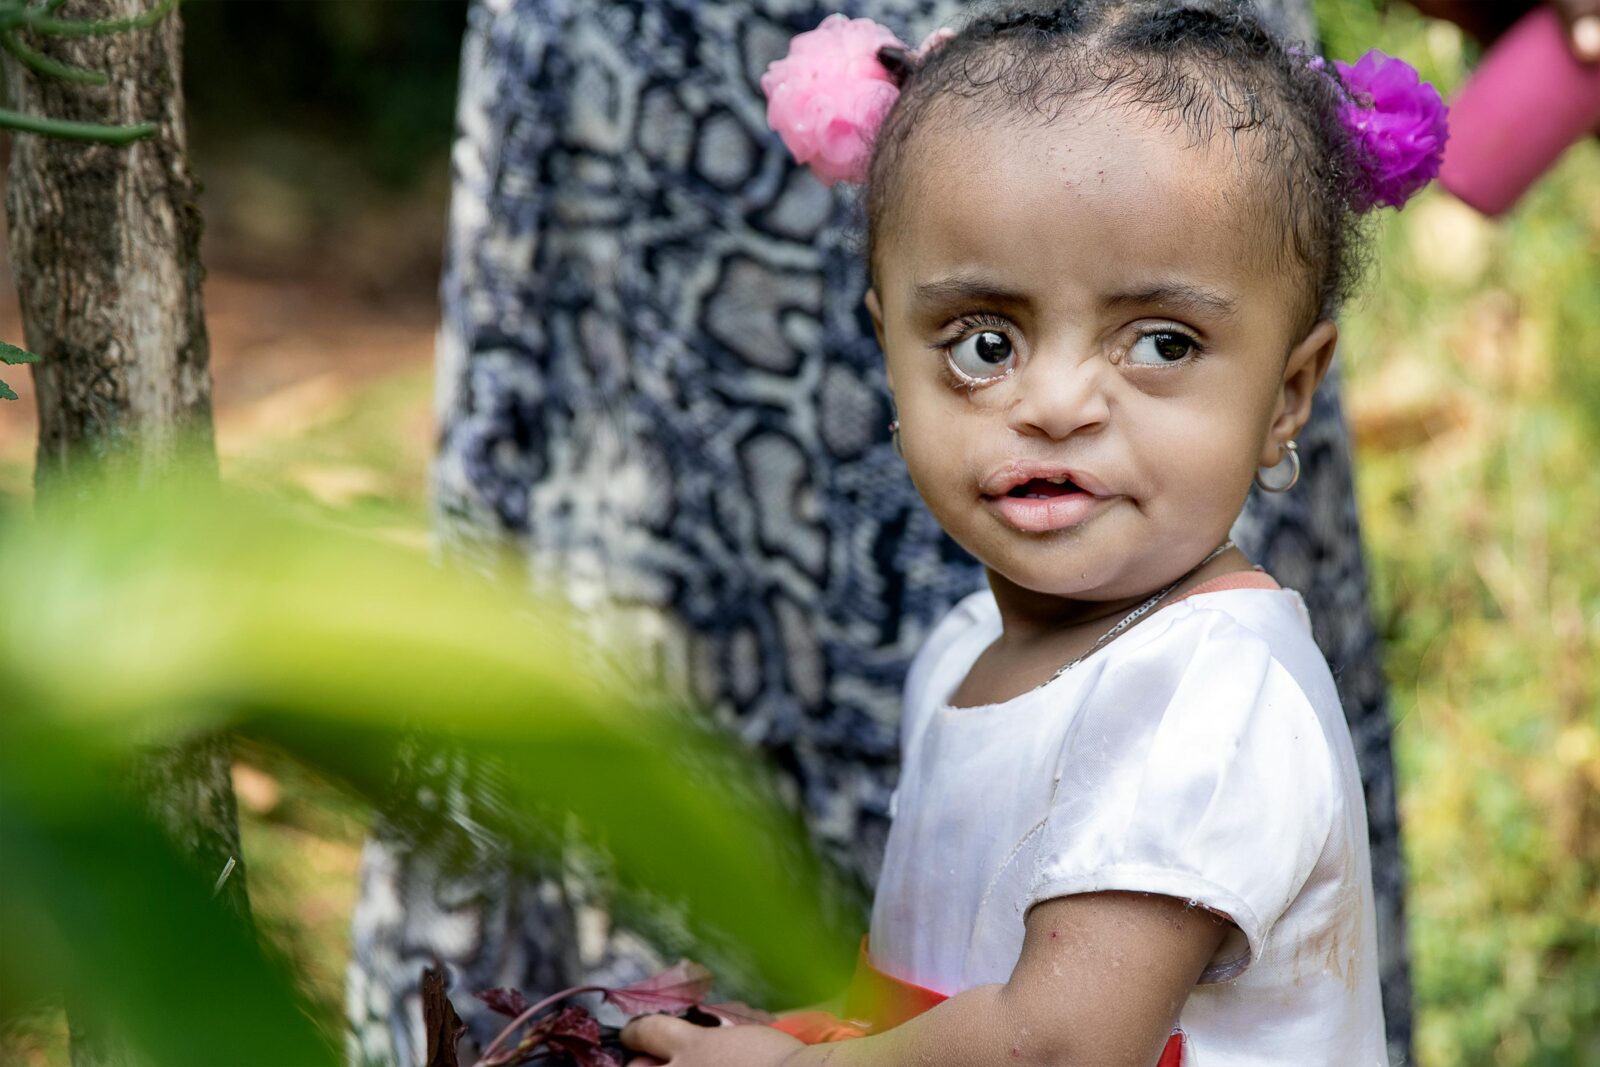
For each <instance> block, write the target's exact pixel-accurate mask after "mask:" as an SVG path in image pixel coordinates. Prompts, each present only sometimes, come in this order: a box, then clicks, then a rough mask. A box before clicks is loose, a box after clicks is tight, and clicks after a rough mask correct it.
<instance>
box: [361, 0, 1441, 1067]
mask: <svg viewBox="0 0 1600 1067" xmlns="http://www.w3.org/2000/svg"><path fill="white" fill-rule="evenodd" d="M1263 4H1264V6H1271V7H1273V8H1274V9H1275V11H1276V14H1277V16H1278V17H1280V18H1282V19H1284V20H1286V21H1284V22H1283V25H1286V26H1288V27H1289V29H1290V32H1293V33H1295V34H1296V35H1297V36H1300V37H1305V36H1308V34H1309V25H1308V19H1307V17H1306V16H1307V11H1306V8H1305V5H1304V4H1303V3H1297V2H1295V0H1263ZM955 6H956V5H953V4H950V3H941V2H938V0H845V2H843V3H839V4H829V5H826V6H824V5H819V4H817V3H815V2H810V0H744V2H735V0H607V2H604V3H597V2H595V0H483V2H481V3H479V4H478V5H476V6H475V7H474V8H473V9H472V11H471V15H470V25H469V29H468V33H467V38H466V43H465V49H464V53H463V63H462V79H461V99H460V103H459V112H458V136H457V141H456V144H455V149H454V194H453V200H452V206H451V219H450V236H449V242H448V247H447V257H446V259H447V261H446V271H445V278H444V284H443V299H444V310H445V318H444V322H443V325H442V328H441V331H440V335H439V367H438V386H439V398H438V408H439V414H440V441H439V454H438V459H437V464H436V468H435V472H434V484H435V499H436V512H437V513H436V518H437V524H438V528H439V530H440V533H441V536H442V538H443V539H444V542H445V545H446V547H447V548H448V549H449V550H450V551H452V552H454V553H458V554H465V555H468V556H470V555H471V554H472V553H473V552H475V551H477V550H480V549H481V550H485V551H492V550H494V549H496V548H497V547H498V546H501V545H503V544H504V543H505V541H506V540H507V539H509V540H510V541H512V542H513V543H514V544H516V545H517V546H519V547H520V548H521V549H522V550H524V551H525V552H526V553H527V555H528V557H529V558H530V559H533V560H536V561H538V565H539V567H540V569H541V572H542V573H544V574H547V575H555V576H557V578H558V580H559V581H560V583H561V584H562V586H563V591H564V592H565V593H566V594H567V595H569V596H571V597H574V598H576V599H577V600H578V602H579V603H580V604H583V603H592V604H600V603H605V604H607V605H609V606H610V607H612V608H613V609H615V610H619V611H620V612H621V613H622V614H623V616H624V617H625V618H626V619H628V620H630V621H631V622H632V623H633V624H634V626H633V628H634V629H635V630H636V632H637V633H638V635H639V636H641V637H642V638H644V639H645V640H646V641H647V642H649V644H650V646H651V647H652V648H653V649H655V650H656V652H657V653H658V655H659V656H660V660H661V662H660V669H661V673H662V675H663V676H664V677H667V678H670V679H674V680H676V681H678V682H680V683H681V684H682V685H684V686H686V687H687V689H688V690H689V692H690V693H691V694H692V695H693V696H694V697H695V698H696V699H697V700H698V701H700V702H701V703H702V704H704V705H706V706H708V707H711V708H713V709H715V711H716V712H717V714H718V715H719V716H720V717H721V718H722V719H723V720H724V721H725V722H726V723H727V724H728V725H729V726H730V727H731V728H732V729H733V730H734V731H735V732H736V733H737V734H738V735H739V736H740V737H741V738H743V739H745V740H747V741H748V742H749V743H750V744H751V745H753V746H755V747H756V748H757V749H759V750H760V751H761V752H762V753H763V754H764V755H765V757H766V758H767V759H768V760H769V761H770V762H771V763H773V764H775V765H776V766H777V767H778V768H779V769H780V770H781V771H782V772H784V776H785V778H786V780H787V781H788V783H789V784H790V785H791V786H792V796H793V799H794V800H795V802H796V803H797V804H798V805H799V806H800V807H801V808H802V810H803V811H804V812H805V814H806V815H807V817H808V823H809V825H810V827H811V829H812V831H813V834H814V836H815V838H816V840H817V842H818V843H819V845H820V847H821V848H822V849H824V850H825V851H826V852H828V853H830V854H831V855H832V857H833V858H834V859H836V860H838V861H839V862H840V863H841V864H842V865H843V866H844V868H845V869H846V870H847V871H849V872H852V873H853V874H854V875H855V876H856V877H857V878H858V879H859V881H860V882H861V884H862V886H863V888H864V889H868V888H870V886H871V884H872V882H873V880H874V877H875V875H876V872H877V866H878V863H879V859H880V857H881V855H882V851H883V842H884V838H885V834H886V832H887V827H888V798H889V793H890V790H891V789H892V787H893V784H894V779H895V774H896V764H895V761H896V719H897V715H898V709H899V703H898V702H899V688H900V685H901V682H902V680H903V675H904V672H905V668H906V666H907V664H908V662H909V660H910V657H911V656H912V654H913V653H914V652H915V650H916V648H917V646H918V644H919V643H920V642H921V640H922V637H923V636H924V634H925V632H926V631H927V628H928V627H929V626H930V625H931V624H932V623H933V622H934V621H935V620H937V619H938V617H939V616H940V615H942V614H943V612H944V611H945V610H946V609H947V608H948V607H950V606H951V605H952V604H953V603H955V601H957V600H958V599H960V598H961V597H962V596H964V595H965V594H967V593H968V592H971V591H972V590H973V589H975V588H977V587H978V586H979V584H980V583H981V582H982V580H983V576H982V572H981V570H980V568H979V567H978V565H977V564H976V563H975V562H974V561H973V560H972V559H971V558H970V557H968V556H967V555H966V554H965V553H964V552H962V551H961V550H960V549H959V548H957V547H956V546H955V545H954V543H952V542H951V541H950V540H949V539H948V538H947V537H945V536H944V534H943V533H942V532H941V531H940V529H939V528H938V526H937V525H936V524H935V523H934V521H933V519H932V518H931V516H930V515H929V514H928V513H927V511H926V509H925V508H923V506H922V505H921V503H920V501H919V500H918V498H917V496H916V493H915V491H914V490H913V488H912V486H911V484H910V482H909V480H908V479H907V477H906V474H905V470H904V467H903V466H902V465H901V463H900V461H899V459H898V457H897V456H896V455H895V453H894V450H893V448H892V447H891V444H890V440H889V435H888V432H887V430H886V429H885V425H886V423H887V422H888V420H889V418H890V414H889V406H888V399H887V391H886V389H885V386H884V381H883V372H882V363H881V358H882V357H881V355H880V353H879V351H878V348H877V345H876V343H875V341H874V340H873V334H872V329H871V325H870V322H869V320H868V319H867V317H866V314H865V311H864V309H863V307H862V296H863V293H864V292H865V288H866V277H865V268H864V264H863V261H862V258H861V255H860V250H859V214H858V205H857V204H856V202H855V201H854V200H853V199H852V197H851V194H850V193H849V192H848V191H845V190H843V189H836V190H834V191H830V190H828V189H826V188H824V187H823V186H822V185H821V184H820V183H818V182H817V181H816V180H815V179H813V178H812V177H811V176H809V175H808V174H807V173H805V172H804V171H802V170H800V169H798V168H796V167H795V166H794V165H793V163H792V162H791V160H790V159H789V158H788V156H787V154H786V153H785V152H784V151H783V150H782V147H781V145H780V144H779V143H778V141H777V138H776V137H775V136H773V135H771V134H770V133H769V131H768V130H767V126H766V120H765V104H764V101H763V99H762V97H761V95H760V92H759V88H758V85H757V82H758V80H759V78H760V76H761V74H762V72H763V71H764V70H765V68H766V66H767V64H768V63H769V62H771V61H772V60H773V59H776V58H778V57H779V56H781V55H782V54H783V52H784V50H785V48H786V46H787V42H788V40H789V38H790V37H791V36H793V35H794V34H796V33H798V32H801V31H803V30H807V29H810V28H812V27H814V26H815V25H816V24H817V22H819V21H820V20H821V18H822V17H823V16H824V15H825V14H827V13H828V12H829V11H831V10H838V9H843V10H845V11H846V12H847V13H849V14H852V15H862V14H870V15H871V16H873V17H874V18H877V19H879V20H880V21H883V22H886V23H888V24H889V25H890V26H891V27H893V28H894V29H895V30H897V31H898V32H899V33H900V35H901V37H902V38H904V39H907V40H912V41H915V40H920V39H921V37H922V35H923V34H924V33H926V32H927V31H928V30H929V29H931V28H932V27H934V26H937V25H940V24H941V23H943V22H945V21H948V20H949V18H950V16H951V14H952V9H953V8H954V7H955ZM1299 443H1300V452H1301V456H1302V457H1303V459H1304V466H1305V474H1304V477H1303V478H1302V480H1301V483H1300V485H1299V487H1297V488H1296V489H1295V490H1294V491H1293V492H1292V493H1289V494H1286V495H1283V496H1269V495H1264V494H1257V495H1255V496H1253V497H1252V499H1251V500H1250V502H1249V504H1248V506H1247V508H1246V510H1245V514H1244V516H1243V517H1242V518H1241V520H1240V522H1239V526H1238V528H1237V530H1236V537H1237V539H1238V540H1239V542H1240V544H1241V546H1242V547H1243V548H1244V549H1245V550H1246V552H1247V553H1248V554H1249V555H1250V556H1251V557H1252V558H1253V559H1254V560H1255V561H1256V562H1258V563H1260V564H1262V565H1264V566H1265V567H1266V568H1267V569H1268V570H1269V571H1270V572H1271V573H1272V574H1273V575H1274V576H1276V577H1277V578H1278V579H1279V580H1280V581H1281V582H1282V583H1283V584H1284V585H1287V586H1290V587H1293V588H1296V589H1299V590H1300V591H1302V593H1303V594H1304V596H1305V598H1306V601H1307V604H1308V606H1309V608H1310V610H1311V615H1312V618H1313V619H1315V620H1316V624H1317V627H1318V638H1319V641H1320V643H1321V644H1322V647H1323V650H1324V651H1325V653H1326V654H1327V656H1328V659H1329V661H1330V662H1331V664H1332V665H1333V669H1334V675H1335V677H1336V678H1337V679H1338V680H1339V684H1340V687H1341V692H1342V695H1343V698H1344V702H1345V709H1346V712H1347V715H1348V717H1349V721H1350V726H1351V729H1352V732H1353V733H1354V736H1355V742H1356V749H1357V752H1358V754H1359V756H1360V758H1361V761H1362V766H1363V772H1364V776H1365V781H1366V789H1367V797H1366V799H1367V807H1368V812H1369V816H1370V819H1371V826H1372V855H1373V866H1374V871H1375V877H1376V880H1377V893H1378V902H1379V916H1378V933H1379V939H1380V942H1381V944H1382V945H1383V950H1384V953H1385V955H1384V960H1383V973H1384V982H1385V1010H1386V1012H1387V1015H1388V1021H1389V1026H1390V1032H1391V1038H1392V1046H1393V1049H1394V1052H1395V1056H1396V1058H1397V1060H1398V1058H1399V1057H1400V1056H1401V1055H1402V1054H1403V1053H1404V1052H1405V1051H1407V1049H1408V1046H1409V1034H1410V1011H1409V994H1408V986H1407V965H1406V951H1405V940H1404V926H1403V924H1402V898H1401V890H1402V871H1401V865H1400V864H1401V858H1400V850H1399V839H1398V827H1397V824H1396V815H1395V797H1394V786H1393V770H1392V762H1391V758H1390V751H1389V734H1390V727H1389V719H1388V711H1387V707H1386V704H1385V694H1384V688H1383V680H1382V676H1381V674H1380V664H1379V659H1378V650H1377V645H1376V640H1375V637H1374V633H1373V630H1372V626H1371V622H1370V620H1369V617H1368V611H1367V603H1366V575H1365V572H1364V570H1363V564H1362V557H1361V549H1360V540H1359V534H1358V530H1357V526H1356V513H1355V505H1354V500H1353V496H1352V490H1351V480H1350V464H1349V456H1348V451H1347V442H1346V433H1345V428H1344V424H1343V421H1342V417H1341V414H1340V411H1339V403H1338V394H1337V382H1336V381H1334V380H1332V379H1331V378H1330V380H1329V381H1328V382H1327V383H1326V384H1325V386H1324V388H1323V390H1322V392H1321V393H1320V394H1319V396H1318V397H1317V402H1316V405H1315V408H1314V411H1313V415H1312V419H1311V423H1310V425H1308V426H1307V427H1306V430H1305V432H1304V433H1303V434H1302V435H1301V437H1300V438H1299ZM414 770H415V771H416V773H417V775H418V777H419V779H420V781H419V782H418V783H417V784H416V788H418V789H421V790H426V791H428V792H429V793H430V794H431V795H433V796H435V797H437V798H438V799H439V802H440V803H441V804H452V803H459V802H461V801H462V793H461V790H459V788H458V786H459V783H458V782H456V781H455V780H454V778H453V776H452V769H451V768H450V767H449V766H444V765H441V766H431V767H430V766H420V767H417V768H414ZM461 821H463V822H468V823H469V822H470V814H467V813H462V815H461ZM464 840H465V841H467V842H469V847H470V842H471V841H472V840H473V838H472V837H471V836H470V835H468V836H467V837H465V838H464ZM458 844H459V843H458ZM448 851H449V849H445V848H442V847H438V846H436V845H430V844H427V843H419V842H416V841H414V840H411V839H408V838H407V836H406V835H404V834H402V833H400V832H399V831H398V830H397V829H395V828H393V827H383V826H380V828H379V829H378V831H377V832H376V833H375V836H374V838H373V840H372V841H371V842H370V843H369V846H368V849H367V854H366V857H365V863H364V868H363V883H362V892H361V900H360V903H359V905H358V908H357V914H356V919H355V931H354V947H353V959H352V963H351V971H350V983H349V1012H350V1017H351V1022H352V1025H353V1027H354V1032H353V1038H352V1042H353V1049H352V1054H353V1056H354V1057H355V1058H356V1060H357V1062H365V1063H397V1064H402V1065H408V1067H409V1065H411V1064H416V1063H420V1062H421V1060H422V1058H423V1045H422V1043H421V1036H420V1015H419V1008H418V992H417V990H418V975H419V973H420V971H421V968H422V967H423V966H424V965H425V964H427V963H429V962H431V961H432V960H433V959H434V958H435V957H438V958H440V959H443V960H444V961H445V962H447V963H448V964H449V965H450V968H451V971H452V985H453V988H455V989H457V990H467V991H471V990H476V989H483V988H487V987H490V986H497V985H513V986H518V987H520V988H522V989H523V990H525V991H527V992H529V993H536V992H540V991H548V990H552V989H556V988H561V987H564V986H568V985H576V984H579V983H580V981H582V982H587V981H593V980H602V979H607V978H619V979H621V978H631V977H637V976H640V975H641V974H642V973H643V972H645V971H647V970H649V969H650V968H652V967H653V966H654V964H655V960H654V959H653V956H652V953H651V951H650V949H649V946H648V945H647V944H646V943H645V941H644V940H643V939H642V938H639V937H637V936H635V935H633V934H631V933H629V932H628V931H626V930H623V929H620V928H618V927H616V926H614V925H612V924H611V923H610V922H609V920H608V918H607V915H606V912H605V909H604V907H603V905H602V903H601V902H599V901H598V900H596V899H595V897H594V893H593V890H592V888H591V881H590V880H587V879H584V878H582V877H579V876H576V875H575V874H574V873H573V871H572V870H571V869H570V865H569V868H568V869H565V870H563V871H561V872H560V873H559V874H558V875H551V876H548V877H542V878H541V877H535V876H531V875H526V874H519V873H516V872H513V871H511V870H509V869H507V868H506V867H505V865H504V864H502V863H500V862H498V861H497V860H496V859H495V854H494V849H493V848H492V847H486V848H484V849H482V851H481V853H480V854H479V855H477V856H476V858H475V859H474V860H473V861H472V862H468V863H466V864H465V865H463V864H460V863H451V862H450V857H448V856H447V855H445V853H446V852H448ZM455 999H456V1002H457V1007H458V1008H459V1009H461V1010H462V1012H463V1014H464V1015H465V1016H466V1018H467V1022H468V1023H469V1025H470V1026H471V1027H472V1028H473V1030H474V1033H475V1034H476V1035H478V1036H479V1037H480V1038H481V1036H482V1035H483V1034H484V1033H492V1032H493V1031H494V1029H497V1027H496V1026H495V1023H494V1019H493V1017H486V1013H485V1012H483V1011H482V1010H478V1009H479V1006H478V1005H476V1003H475V1002H473V1001H471V1000H470V998H468V997H465V996H457V997H456V998H455Z"/></svg>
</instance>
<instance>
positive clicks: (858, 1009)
mask: <svg viewBox="0 0 1600 1067" xmlns="http://www.w3.org/2000/svg"><path fill="white" fill-rule="evenodd" d="M1223 577H1224V578H1233V577H1235V575H1231V574H1229V575H1224V576H1223ZM1263 577H1265V576H1264V575H1263ZM1214 580H1215V581H1220V580H1221V579H1214ZM1267 581H1269V582H1271V581H1272V579H1270V578H1268V579H1267ZM1206 584H1210V583H1206ZM1272 587H1273V588H1276V587H1277V583H1276V582H1272ZM1229 588H1257V587H1256V586H1231V587H1229ZM1263 588H1264V587H1263ZM948 999H949V998H948V997H946V996H945V995H944V994H943V993H935V992H934V991H933V990H931V989H925V988H923V987H922V986H919V985H914V984H913V983H911V982H906V981H902V980H901V979H899V978H895V977H894V976H892V975H888V974H884V973H883V972H882V971H880V970H878V968H876V967H874V966H873V964H872V956H871V955H870V954H869V953H868V952H867V939H866V938H864V937H863V938H862V939H861V952H860V954H859V955H858V956H857V957H856V973H855V975H854V977H852V978H851V980H850V989H849V992H847V993H846V994H845V1001H844V1003H845V1009H844V1010H845V1012H846V1014H847V1015H848V1016H849V1018H845V1019H841V1018H839V1017H838V1016H837V1015H833V1014H832V1013H830V1012H826V1011H797V1012H790V1013H789V1014H788V1015H784V1016H781V1017H780V1018H779V1019H778V1020H777V1021H775V1022H773V1023H772V1026H773V1027H775V1028H776V1029H779V1030H782V1031H783V1032H784V1033H786V1034H789V1035H791V1036H792V1037H796V1038H798V1039H799V1040H801V1041H803V1042H804V1043H805V1044H807V1045H824V1044H828V1043H829V1042H833V1041H848V1040H850V1039H851V1038H856V1037H866V1036H867V1035H869V1034H878V1033H882V1032H883V1031H885V1030H892V1029H893V1028H895V1027H896V1026H899V1025H900V1024H901V1023H903V1022H905V1021H906V1020H908V1019H914V1018H916V1017H917V1016H918V1015H921V1014H922V1013H923V1012H925V1011H927V1010H928V1009H929V1008H931V1007H933V1006H934V1005H936V1004H940V1003H942V1002H944V1001H945V1000H948ZM1182 1065H1183V1031H1181V1030H1174V1031H1173V1032H1172V1036H1171V1037H1169V1038H1168V1039H1167V1044H1166V1047H1165V1048H1163V1049H1162V1050H1161V1058H1160V1059H1159V1060H1157V1061H1156V1067H1182Z"/></svg>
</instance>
